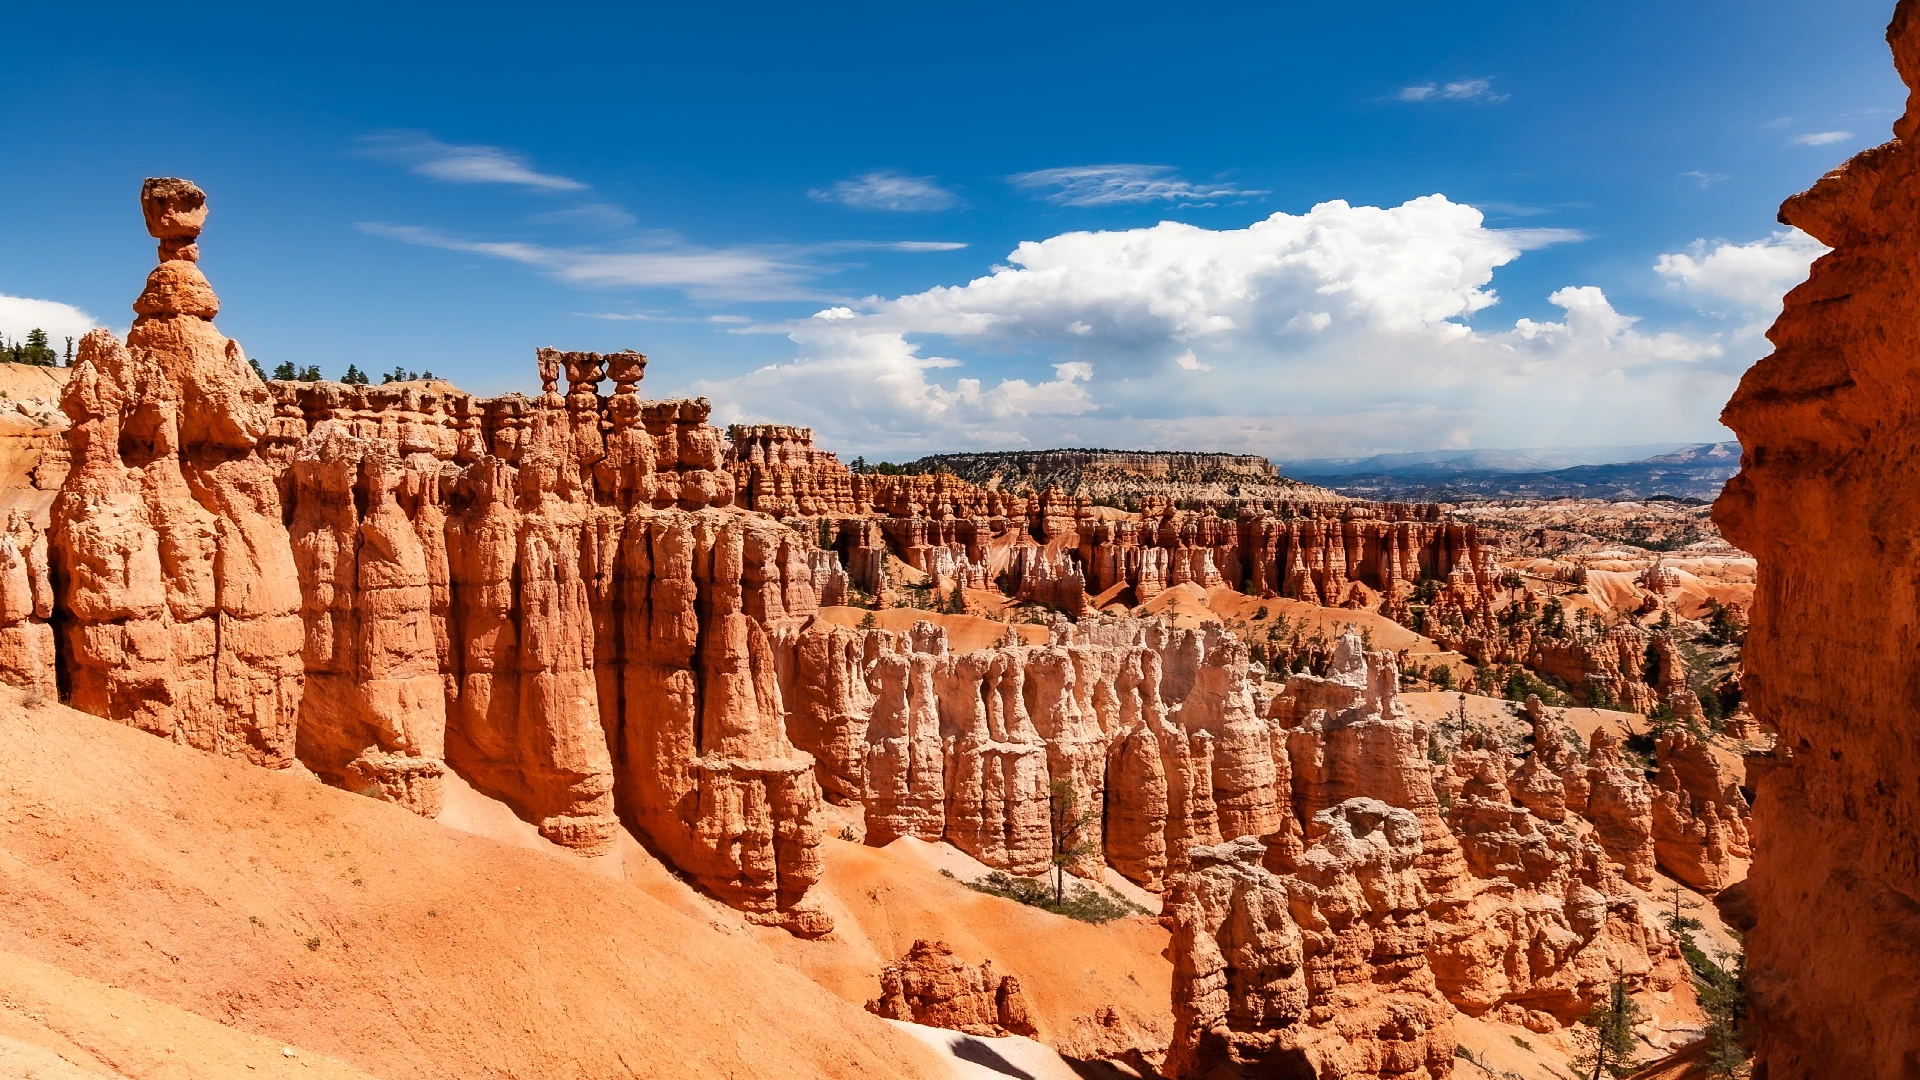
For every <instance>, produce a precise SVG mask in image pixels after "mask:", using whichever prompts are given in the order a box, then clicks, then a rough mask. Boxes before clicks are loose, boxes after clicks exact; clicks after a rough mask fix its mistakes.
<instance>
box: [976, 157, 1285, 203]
mask: <svg viewBox="0 0 1920 1080" xmlns="http://www.w3.org/2000/svg"><path fill="white" fill-rule="evenodd" d="M1007 182H1008V183H1010V184H1012V185H1013V186H1014V187H1017V188H1021V189H1024V190H1027V191H1034V192H1042V193H1044V194H1043V195H1042V197H1043V198H1045V199H1046V200H1047V201H1048V202H1051V203H1057V204H1059V205H1061V206H1120V205H1126V204H1129V203H1154V202H1165V203H1187V204H1198V205H1211V201H1212V200H1216V199H1232V198H1241V197H1246V196H1253V195H1266V194H1270V193H1269V192H1267V191H1262V190H1257V189H1253V188H1242V187H1240V186H1239V185H1237V184H1228V183H1211V184H1196V183H1193V182H1192V181H1189V180H1186V179H1184V178H1182V177H1181V176H1180V175H1179V172H1178V171H1177V170H1176V169H1174V168H1173V166H1171V165H1124V164H1122V165H1070V166H1066V167H1064V168H1057V169H1038V170H1035V171H1033V172H1025V173H1018V174H1015V175H1013V176H1009V177H1008V178H1007Z"/></svg>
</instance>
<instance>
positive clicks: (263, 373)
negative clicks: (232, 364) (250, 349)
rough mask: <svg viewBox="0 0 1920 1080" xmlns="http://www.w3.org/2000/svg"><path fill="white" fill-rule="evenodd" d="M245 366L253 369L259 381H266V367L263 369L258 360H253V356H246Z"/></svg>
mask: <svg viewBox="0 0 1920 1080" xmlns="http://www.w3.org/2000/svg"><path fill="white" fill-rule="evenodd" d="M247 366H248V367H250V368H252V369H253V373H254V374H255V375H258V376H260V381H261V382H266V381H267V372H266V369H264V368H262V367H261V366H260V361H258V360H255V359H254V358H253V357H251V356H249V357H247Z"/></svg>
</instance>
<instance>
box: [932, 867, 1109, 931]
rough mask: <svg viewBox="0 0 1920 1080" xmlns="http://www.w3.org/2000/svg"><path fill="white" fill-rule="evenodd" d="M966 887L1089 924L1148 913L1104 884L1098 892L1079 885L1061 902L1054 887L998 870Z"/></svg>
mask: <svg viewBox="0 0 1920 1080" xmlns="http://www.w3.org/2000/svg"><path fill="white" fill-rule="evenodd" d="M966 886H967V888H969V889H972V890H973V891H974V892H982V893H986V894H987V895H989V896H998V897H1002V898H1004V899H1007V900H1013V901H1015V902H1017V903H1022V904H1025V905H1027V906H1028V907H1037V908H1039V909H1041V910H1042V911H1051V912H1053V913H1054V914H1055V915H1065V916H1066V917H1067V918H1069V919H1078V920H1080V921H1081V922H1087V923H1104V922H1111V921H1113V920H1114V919H1124V918H1126V917H1127V916H1129V915H1145V914H1146V913H1147V909H1146V908H1143V907H1141V906H1140V905H1138V904H1136V903H1134V902H1133V901H1131V900H1128V899H1127V898H1126V897H1124V896H1121V895H1120V894H1119V893H1118V892H1117V891H1115V890H1114V889H1112V888H1110V887H1108V886H1104V885H1103V886H1101V887H1100V888H1099V889H1098V890H1096V889H1094V888H1093V886H1091V885H1087V884H1084V883H1080V882H1075V883H1074V885H1073V887H1072V888H1071V889H1068V890H1066V891H1065V893H1064V895H1063V896H1062V897H1061V898H1060V899H1059V900H1058V901H1057V902H1056V901H1055V899H1054V887H1053V886H1052V885H1051V884H1049V883H1047V882H1044V881H1035V880H1034V879H1032V878H1023V877H1015V876H1013V875H1012V874H1009V873H1006V872H1005V871H1001V870H995V871H994V872H993V873H991V874H988V875H987V876H986V877H984V878H982V879H981V880H979V881H969V882H967V883H966Z"/></svg>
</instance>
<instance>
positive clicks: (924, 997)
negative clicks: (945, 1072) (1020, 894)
mask: <svg viewBox="0 0 1920 1080" xmlns="http://www.w3.org/2000/svg"><path fill="white" fill-rule="evenodd" d="M867 1011H868V1012H870V1013H874V1014H876V1015H879V1016H884V1017H886V1018H887V1019H889V1020H905V1021H908V1022H909V1023H914V1024H924V1025H926V1026H927V1027H938V1028H950V1029H952V1030H954V1031H964V1032H966V1033H967V1034H969V1035H980V1036H985V1037H987V1038H1000V1037H1004V1036H1007V1035H1034V1034H1038V1032H1037V1031H1036V1030H1035V1029H1034V1026H1033V1019H1032V1017H1031V1015H1030V1014H1029V1012H1028V1010H1027V1001H1026V998H1025V997H1024V996H1023V995H1022V994H1021V993H1020V980H1019V979H1016V978H1014V977H1013V976H1012V975H999V974H996V973H995V972H994V970H993V961H991V960H984V961H981V963H980V964H979V966H977V967H976V966H973V965H970V964H967V963H965V962H963V961H962V960H961V959H960V958H959V957H956V956H954V955H953V949H952V947H950V946H949V945H948V944H947V943H946V942H944V941H924V940H922V941H915V942H914V943H913V947H912V948H910V949H908V950H907V955H905V956H903V957H901V958H900V959H898V960H895V961H893V962H891V963H889V964H887V966H886V967H884V968H881V969H880V996H879V997H877V998H875V999H873V1000H872V1001H869V1002H867Z"/></svg>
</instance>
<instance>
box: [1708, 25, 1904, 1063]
mask: <svg viewBox="0 0 1920 1080" xmlns="http://www.w3.org/2000/svg"><path fill="white" fill-rule="evenodd" d="M1887 40H1888V42H1889V44H1890V45H1891V46H1892V49H1893V61H1894V67H1895V68H1896V70H1898V72H1899V74H1900V77H1901V79H1902V80H1903V81H1904V82H1905V83H1906V84H1907V86H1908V88H1909V90H1910V91H1911V93H1910V96H1909V98H1908V101H1907V108H1906V112H1905V115H1903V116H1901V117H1900V119H1898V120H1897V121H1895V123H1894V126H1893V133H1894V136H1895V138H1894V140H1893V141H1892V142H1889V143H1886V144H1885V145H1882V146H1878V147H1875V148H1874V149H1871V150H1867V151H1864V152H1862V153H1860V154H1858V155H1856V156H1855V157H1854V158H1852V159H1851V160H1850V161H1848V162H1847V163H1845V164H1844V165H1842V166H1841V167H1840V168H1838V169H1836V170H1834V171H1833V172H1830V173H1828V174H1827V175H1826V176H1824V177H1822V178H1821V179H1820V181H1819V182H1818V183H1817V184H1815V185H1814V186H1813V187H1812V188H1811V189H1809V190H1808V191H1806V192H1804V193H1802V194H1800V195H1796V196H1794V197H1793V198H1790V199H1788V200H1787V201H1786V203H1785V204H1784V205H1783V206H1782V207H1781V208H1780V220H1781V221H1783V222H1785V223H1787V224H1789V225H1793V226H1795V227H1797V228H1800V229H1803V230H1805V231H1806V232H1807V233H1809V234H1810V235H1812V236H1813V237H1814V238H1815V239H1817V240H1819V241H1820V242H1821V243H1823V244H1826V245H1828V246H1830V247H1831V248H1833V250H1832V252H1830V253H1829V254H1826V255H1824V256H1822V257H1821V258H1820V259H1819V260H1818V261H1816V262H1815V263H1814V264H1813V270H1812V273H1811V275H1810V276H1809V277H1808V279H1807V281H1806V283H1805V284H1803V285H1801V286H1799V287H1798V288H1796V289H1794V290H1793V291H1792V292H1790V293H1788V294H1787V298H1786V308H1785V310H1784V311H1782V312H1781V314H1780V318H1779V319H1778V321H1776V322H1775V323H1774V325H1773V329H1772V330H1771V331H1770V332H1769V334H1768V337H1769V338H1770V339H1771V340H1772V342H1773V344H1774V347H1775V351H1774V352H1773V354H1772V355H1770V356H1768V357H1766V358H1765V359H1763V360H1761V361H1760V362H1759V363H1757V364H1755V365H1754V367H1753V368H1752V369H1751V370H1750V371H1748V372H1747V374H1746V376H1745V377H1744V378H1743V379H1742V380H1741V382H1740V388H1739V390H1738V391H1737V392H1736V393H1735V394H1734V396H1733V399H1732V401H1730V402H1729V403H1728V405H1727V408H1726V411H1725V413H1724V414H1722V419H1723V420H1724V421H1725V422H1726V424H1727V426H1729V427H1731V428H1732V429H1733V430H1734V431H1735V432H1736V433H1738V434H1739V436H1740V442H1741V446H1742V457H1741V472H1740V475H1739V476H1737V477H1735V478H1734V479H1733V480H1732V481H1731V482H1730V483H1729V484H1728V485H1727V489H1726V492H1725V493H1724V494H1723V495H1722V496H1721V497H1720V500H1719V502H1718V503H1717V504H1716V505H1715V507H1714V517H1715V520H1717V521H1718V522H1719V523H1720V524H1721V526H1722V528H1724V529H1725V530H1726V533H1727V536H1728V538H1729V539H1730V540H1732V541H1733V542H1734V543H1737V544H1739V545H1740V546H1742V547H1744V548H1746V549H1747V550H1748V551H1751V552H1753V553H1754V555H1755V556H1756V557H1757V558H1758V559H1759V564H1760V577H1759V582H1758V588H1757V590H1756V592H1755V595H1754V603H1753V609H1752V631H1751V634H1750V636H1749V637H1748V641H1747V649H1748V653H1747V655H1748V658H1749V661H1748V665H1749V666H1748V671H1747V675H1746V679H1745V686H1746V688H1747V689H1746V693H1747V698H1748V701H1749V702H1750V705H1751V708H1752V711H1753V715H1754V718H1755V719H1757V720H1758V721H1759V722H1760V723H1761V724H1763V725H1765V726H1767V727H1770V728H1772V729H1774V730H1777V731H1778V732H1779V741H1778V743H1777V744H1776V747H1775V749H1774V750H1773V752H1772V753H1771V754H1769V755H1768V756H1767V757H1765V758H1764V759H1762V760H1761V761H1760V762H1757V763H1756V766H1757V767H1754V768H1752V769H1750V774H1751V775H1753V777H1754V788H1755V792H1754V820H1753V825H1752V837H1753V839H1752V844H1753V867H1752V873H1751V877H1750V878H1749V881H1748V890H1749V892H1750V895H1751V898H1752V903H1753V911H1752V914H1753V916H1754V917H1755V919H1756V923H1755V925H1754V928H1753V931H1752V933H1751V935H1750V936H1749V939H1748V942H1749V949H1748V967H1747V971H1748V979H1749V984H1750V986H1751V988H1752V1010H1753V1018H1754V1028H1755V1031H1756V1033H1757V1038H1758V1054H1757V1064H1756V1070H1764V1072H1765V1074H1766V1076H1767V1077H1769V1080H1794V1078H1800V1077H1826V1076H1904V1075H1911V1074H1912V1073H1913V1072H1914V1070H1915V1068H1916V1064H1915V1062H1916V1058H1917V1056H1920V1035H1916V1033H1920V926H1917V925H1916V921H1915V914H1914V912H1915V911H1916V905H1920V785H1916V784H1915V783H1914V777H1915V776H1916V775H1920V738H1917V737H1916V733H1917V731H1920V720H1916V715H1917V713H1916V704H1917V702H1916V698H1915V695H1916V688H1915V682H1914V679H1913V657H1914V653H1915V649H1916V648H1920V638H1916V633H1917V632H1920V631H1917V630H1916V626H1915V624H1914V621H1913V617H1912V612H1913V610H1914V607H1915V605H1916V603H1920V597H1916V595H1915V588H1916V586H1915V581H1916V577H1915V574H1914V567H1915V566H1916V565H1920V553H1916V551H1915V549H1914V547H1913V541H1912V538H1913V536H1914V535H1915V529H1914V525H1913V523H1914V520H1915V516H1916V510H1920V500H1916V499H1915V498H1914V496H1913V483H1912V480H1913V464H1912V462H1913V452H1914V446H1915V433H1916V430H1920V429H1917V428H1916V425H1915V421H1916V418H1920V402H1917V401H1916V400H1915V396H1914V385H1915V384H1914V378H1913V372H1914V366H1915V364H1916V363H1917V362H1920V326H1916V323H1915V321H1914V319H1913V318H1912V317H1911V315H1910V312H1911V311H1912V308H1913V297H1914V290H1915V281H1916V279H1917V278H1920V244H1916V243H1915V240H1914V237H1913V232H1912V224H1913V222H1914V219H1915V214H1916V202H1915V196H1916V195H1920V149H1917V148H1916V143H1915V139H1916V137H1920V96H1914V95H1920V4H1916V3H1914V2H1912V0H1901V3H1900V4H1899V6H1898V7H1897V8H1896V9H1895V12H1894V16H1893V22H1892V24H1891V25H1890V26H1889V27H1888V29H1887ZM1839 553H1846V554H1844V555H1839ZM1836 556H1838V557H1836ZM1716 814H1717V810H1716ZM1702 869H1703V870H1705V869H1706V868H1702Z"/></svg>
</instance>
